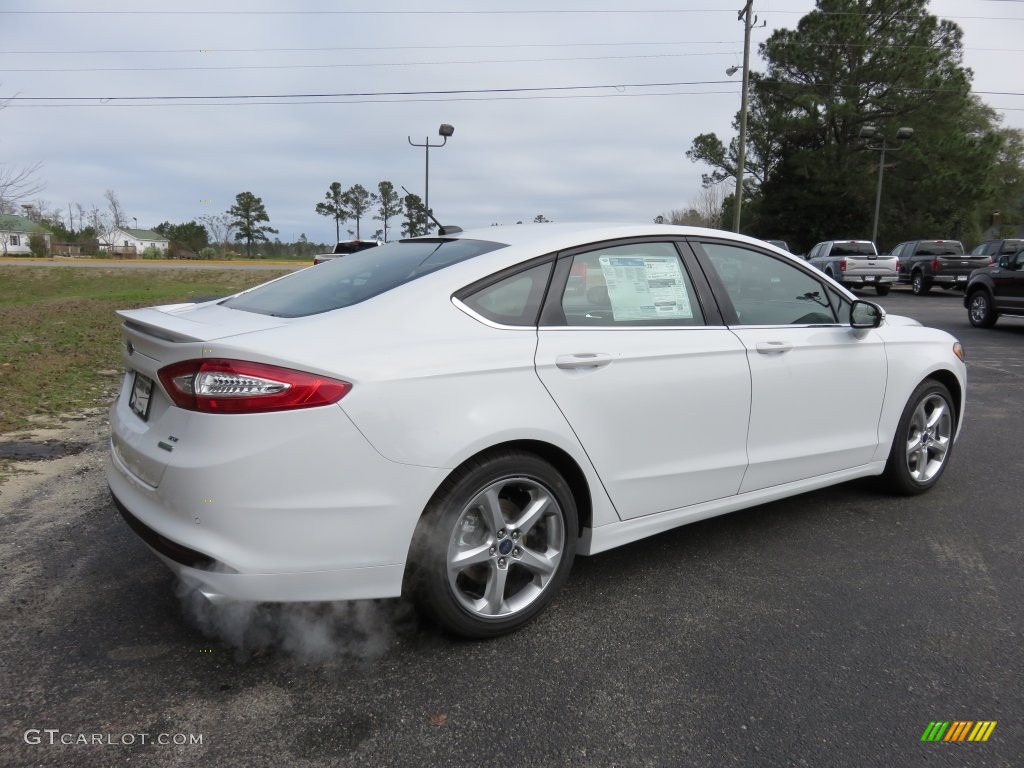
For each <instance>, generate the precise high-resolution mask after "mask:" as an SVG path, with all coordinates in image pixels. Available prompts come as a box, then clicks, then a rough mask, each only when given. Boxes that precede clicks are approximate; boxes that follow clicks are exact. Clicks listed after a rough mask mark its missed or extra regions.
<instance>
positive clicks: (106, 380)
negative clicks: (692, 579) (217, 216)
mask: <svg viewBox="0 0 1024 768" xmlns="http://www.w3.org/2000/svg"><path fill="white" fill-rule="evenodd" d="M288 271H290V270H287V269H283V270H281V271H280V272H276V271H275V272H269V271H260V272H247V271H241V270H232V269H223V270H189V269H175V270H171V269H161V270H156V269H116V268H112V269H101V268H90V269H81V268H75V267H27V266H4V265H0V393H2V394H0V433H3V432H10V431H12V430H17V429H22V428H25V427H28V426H30V425H35V426H38V425H39V419H38V418H36V419H35V420H33V419H30V417H33V416H34V417H43V419H44V420H45V419H46V418H47V417H53V418H54V420H55V421H56V420H58V417H59V416H60V415H61V414H67V413H72V412H75V411H78V410H81V409H84V408H89V407H95V406H97V405H99V404H101V403H104V402H105V399H106V398H107V396H108V394H109V392H110V391H111V390H112V389H113V388H114V387H115V386H116V385H117V384H118V382H119V381H120V377H121V373H122V370H123V365H122V363H121V355H120V350H119V344H118V339H119V333H120V331H119V327H120V325H119V322H118V318H117V317H116V316H115V315H114V310H117V309H128V308H135V307H145V306H149V305H152V304H170V303H173V302H178V301H188V300H190V299H192V298H194V297H197V296H202V297H210V296H224V295H227V294H229V293H234V292H236V291H240V290H242V289H244V288H248V287H250V286H253V285H256V284H257V283H262V282H265V281H266V280H270V279H272V278H274V277H277V276H278V275H281V274H286V273H287V272H288ZM34 422H35V423H34Z"/></svg>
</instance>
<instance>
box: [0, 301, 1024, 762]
mask: <svg viewBox="0 0 1024 768" xmlns="http://www.w3.org/2000/svg"><path fill="white" fill-rule="evenodd" d="M865 298H870V299H872V300H876V297H874V296H873V294H868V293H866V294H865ZM877 300H878V301H879V303H881V304H882V305H883V306H884V307H886V309H887V310H888V311H890V312H892V313H897V314H905V315H909V316H911V317H915V318H917V319H919V320H921V321H922V322H924V323H925V324H927V325H935V326H937V327H940V328H944V329H946V330H948V331H950V332H952V333H953V334H954V335H956V336H958V337H959V339H960V340H961V341H962V342H963V343H964V345H965V347H966V350H967V359H968V369H969V388H968V403H967V421H966V425H965V427H964V430H963V433H962V435H961V438H960V440H959V442H958V443H957V445H956V448H955V450H954V453H953V456H952V460H951V464H950V466H949V467H948V470H947V472H946V473H945V476H944V477H943V478H942V480H941V482H940V484H939V485H938V487H936V488H935V489H934V490H933V491H932V492H930V493H928V494H925V495H923V496H918V497H913V498H893V497H891V496H888V495H885V494H884V493H881V492H880V491H879V490H877V488H876V487H875V484H874V483H873V482H871V481H856V482H852V483H847V484H845V485H841V486H836V487H832V488H828V489H825V490H822V491H818V492H815V493H810V494H807V495H804V496H800V497H797V498H793V499H788V500H785V501H781V502H777V503H774V504H768V505H765V506H761V507H757V508H754V509H750V510H746V511H742V512H737V513H734V514H731V515H726V516H724V517H720V518H716V519H713V520H708V521H704V522H701V523H697V524H694V525H691V526H687V527H684V528H680V529H676V530H675V531H672V532H669V533H666V534H663V535H660V536H656V537H654V538H651V539H647V540H645V541H641V542H638V543H635V544H632V545H629V546H626V547H622V548H620V549H616V550H613V551H610V552H607V553H604V554H602V555H598V556H596V557H591V558H579V559H578V560H577V562H576V564H575V567H574V569H573V572H572V575H571V576H570V579H569V581H568V583H567V585H566V587H565V588H564V590H563V591H562V593H561V595H560V596H559V597H558V599H557V600H556V601H555V602H554V603H553V604H552V606H551V607H549V608H548V610H547V611H546V612H545V613H544V614H542V616H541V617H540V618H539V619H538V620H537V621H536V622H534V623H533V624H531V625H529V626H527V627H526V628H525V629H523V630H521V631H520V632H518V633H516V634H514V635H512V636H509V637H505V638H500V639H497V640H493V641H489V642H464V641H458V640H453V639H451V638H449V637H446V636H445V635H443V634H441V633H440V632H439V631H438V630H437V629H436V628H434V627H432V626H429V625H427V624H424V623H422V622H420V621H419V620H418V619H417V618H416V617H415V615H414V614H413V613H412V612H411V611H410V610H409V608H408V606H406V605H404V604H403V603H401V602H399V601H380V602H374V603H358V604H333V605H319V606H307V607H301V608H293V609H275V608H267V607H262V608H257V609H255V610H248V609H245V608H239V607H235V608H233V609H229V610H226V611H219V612H215V611H211V610H208V609H204V608H203V606H202V605H201V604H198V603H196V602H195V601H194V600H192V599H191V598H190V597H189V596H187V595H186V596H184V597H179V596H178V595H176V591H175V585H174V583H173V580H172V578H171V576H170V574H169V573H168V572H167V571H166V569H165V568H164V567H163V566H162V565H161V564H160V563H159V562H157V561H156V559H155V558H154V557H153V556H152V555H151V554H150V553H149V552H148V550H147V549H146V548H145V546H144V545H143V544H142V542H141V541H140V540H139V539H138V538H137V537H136V536H135V534H133V533H132V532H131V531H130V530H129V529H128V528H127V526H125V525H124V524H123V522H122V521H121V520H120V518H119V517H118V515H117V513H116V511H115V510H114V508H113V506H112V505H111V504H110V502H109V498H108V496H107V493H106V488H105V484H104V481H103V475H102V464H103V456H104V451H103V445H102V435H103V434H104V431H105V427H104V425H103V424H102V423H101V422H100V421H99V420H97V423H96V425H95V429H94V440H93V442H92V447H91V448H89V449H88V450H86V451H84V452H83V453H80V454H78V455H77V456H74V457H69V458H67V459H65V460H64V461H67V462H69V464H68V465H67V467H68V468H67V469H66V470H63V471H62V472H61V474H60V475H59V477H57V478H55V479H54V480H53V481H52V482H47V483H45V484H44V485H42V486H41V487H38V488H37V489H36V490H34V491H33V492H31V493H30V494H28V495H27V496H26V497H25V498H23V499H21V500H19V501H18V503H17V504H13V503H10V502H9V501H8V500H7V498H5V497H4V496H3V489H2V488H0V546H2V551H3V553H4V558H3V561H2V562H0V574H2V581H0V584H2V586H0V596H2V603H0V628H2V629H0V690H2V691H3V694H4V695H3V696H2V699H0V754H3V755H5V757H3V758H0V763H3V764H4V765H18V766H22V765H25V766H27V765H67V766H91V765H146V766H184V765H216V766H282V765H289V766H318V765H339V766H385V765H387V766H390V765H409V766H486V765H495V766H498V765H500V766H560V765H569V764H573V765H580V766H590V765H594V766H609V765H618V766H688V765H693V766H919V765H926V766H1006V767H1007V768H1009V767H1010V766H1020V765H1022V764H1024V722H1022V719H1024V683H1022V681H1024V653H1022V633H1024V618H1022V617H1024V567H1022V558H1021V553H1022V551H1024V516H1022V506H1024V504H1022V494H1021V485H1022V480H1021V472H1020V455H1021V449H1020V435H1021V434H1022V433H1024V418H1022V414H1021V393H1022V392H1024V321H1022V320H1012V319H1003V320H1001V321H1000V323H999V324H998V325H997V326H996V327H995V328H993V329H991V330H979V329H974V328H972V327H971V326H970V325H969V324H968V322H967V316H966V310H965V309H964V308H963V306H962V304H961V300H962V297H961V294H958V293H949V292H944V291H937V292H935V293H933V294H931V295H928V296H924V297H914V296H911V295H910V294H909V293H908V292H907V291H905V290H902V289H901V290H897V291H894V292H893V293H892V294H890V295H889V296H887V297H885V298H881V299H877ZM855 411H856V404H855V403H851V404H849V407H848V408H845V409H840V410H837V411H836V412H834V413H830V414H822V418H840V417H843V416H844V414H847V415H848V414H850V413H855ZM8 498H9V497H8ZM966 720H970V721H996V722H997V725H996V727H995V728H994V730H993V731H992V734H991V736H990V738H989V739H988V741H986V742H977V743H975V742H961V743H953V742H935V743H932V742H922V741H921V737H922V734H923V733H924V731H925V730H926V728H927V727H928V726H929V723H931V722H933V721H966ZM161 739H162V740H163V741H166V742H168V743H166V744H164V743H160V741H161ZM197 741H198V742H200V743H196V742H197ZM83 742H84V743H83ZM180 742H184V743H180Z"/></svg>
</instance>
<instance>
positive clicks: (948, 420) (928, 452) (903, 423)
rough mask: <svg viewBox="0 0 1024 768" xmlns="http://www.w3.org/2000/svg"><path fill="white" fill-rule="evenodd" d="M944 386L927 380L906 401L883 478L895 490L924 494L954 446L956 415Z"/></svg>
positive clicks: (951, 399) (942, 470)
mask: <svg viewBox="0 0 1024 768" xmlns="http://www.w3.org/2000/svg"><path fill="white" fill-rule="evenodd" d="M953 408H954V407H953V398H952V396H951V395H950V394H949V390H948V389H946V387H945V386H944V385H943V384H941V383H939V382H938V381H935V380H933V379H929V380H926V381H923V382H921V383H920V384H918V386H917V389H915V390H914V393H913V394H912V395H911V396H910V399H909V400H907V405H906V407H905V408H904V409H903V415H902V416H900V421H899V424H898V425H897V427H896V435H895V437H894V438H893V442H892V449H891V450H890V452H889V461H888V463H887V464H886V466H885V475H884V477H885V480H886V481H887V483H888V485H889V487H890V489H892V490H893V491H894V492H896V493H899V494H902V495H905V496H910V495H913V494H917V493H924V492H925V491H927V490H928V489H929V488H931V487H932V486H933V485H935V483H937V482H938V481H939V477H941V476H942V473H943V472H944V471H945V469H946V465H947V464H948V463H949V455H950V452H951V451H952V449H953V434H954V431H955V429H956V418H955V412H954V410H953Z"/></svg>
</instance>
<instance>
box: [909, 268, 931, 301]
mask: <svg viewBox="0 0 1024 768" xmlns="http://www.w3.org/2000/svg"><path fill="white" fill-rule="evenodd" d="M931 289H932V282H931V280H928V279H926V278H925V276H924V275H922V274H921V273H920V272H919V271H918V272H915V273H914V274H913V275H912V276H911V278H910V290H911V291H912V292H913V294H914V295H915V296H923V295H924V294H926V293H928V291H930V290H931Z"/></svg>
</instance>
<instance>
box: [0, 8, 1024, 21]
mask: <svg viewBox="0 0 1024 768" xmlns="http://www.w3.org/2000/svg"><path fill="white" fill-rule="evenodd" d="M812 12H813V13H818V14H821V15H824V16H867V15H870V12H868V11H822V10H815V11H812ZM693 13H716V14H720V13H729V14H732V13H735V11H733V10H731V9H723V8H602V9H595V8H587V9H550V8H546V9H516V10H486V11H485V10H360V11H337V10H315V11H311V10H285V11H280V10H275V11H266V10H215V11H210V10H204V11H173V10H137V9H134V10H127V11H126V10H119V11H110V10H104V11H99V10H88V11H83V10H76V11H65V10H46V11H30V10H3V11H0V14H6V15H22V16H529V15H543V16H556V15H564V16H572V15H626V14H628V15H637V14H644V15H657V14H662V15H668V14H693ZM770 13H775V14H787V15H792V14H796V15H799V16H805V15H807V14H808V11H790V10H773V11H770ZM899 18H916V17H915V16H913V15H901V16H900V17H899ZM941 18H948V19H970V20H987V21H1024V18H1019V17H1014V16H943V17H941Z"/></svg>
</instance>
